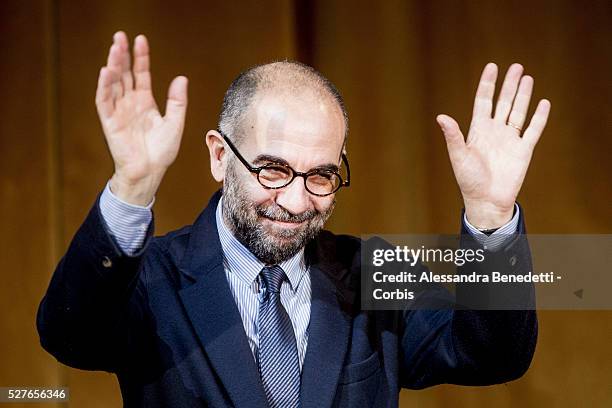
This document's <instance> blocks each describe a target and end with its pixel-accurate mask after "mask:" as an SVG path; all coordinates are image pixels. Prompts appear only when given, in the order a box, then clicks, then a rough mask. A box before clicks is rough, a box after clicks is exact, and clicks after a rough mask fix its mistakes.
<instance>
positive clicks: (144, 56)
mask: <svg viewBox="0 0 612 408" xmlns="http://www.w3.org/2000/svg"><path fill="white" fill-rule="evenodd" d="M134 80H135V83H136V87H135V89H136V90H147V89H151V73H150V72H149V43H148V42H147V37H145V36H144V35H142V34H141V35H139V36H137V37H136V39H135V40H134Z"/></svg>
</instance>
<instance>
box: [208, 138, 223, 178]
mask: <svg viewBox="0 0 612 408" xmlns="http://www.w3.org/2000/svg"><path fill="white" fill-rule="evenodd" d="M206 146H208V153H209V154H210V172H211V173H212V176H213V178H214V179H215V180H216V181H217V182H219V183H221V182H222V181H223V180H224V179H225V164H226V157H225V156H226V154H225V153H226V151H225V143H223V136H221V134H220V133H219V132H217V131H216V130H209V131H208V133H206Z"/></svg>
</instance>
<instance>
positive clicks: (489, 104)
mask: <svg viewBox="0 0 612 408" xmlns="http://www.w3.org/2000/svg"><path fill="white" fill-rule="evenodd" d="M496 80H497V65H495V64H494V63H492V62H490V63H488V64H487V65H486V66H485V67H484V70H483V71H482V75H481V76H480V82H479V83H478V89H477V90H476V98H475V99H474V111H473V114H472V119H474V118H477V117H487V118H491V112H492V111H493V95H494V94H495V81H496Z"/></svg>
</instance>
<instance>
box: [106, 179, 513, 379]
mask: <svg viewBox="0 0 612 408" xmlns="http://www.w3.org/2000/svg"><path fill="white" fill-rule="evenodd" d="M222 199H223V198H222ZM154 201H155V200H153V201H152V202H151V203H150V204H149V205H147V206H146V207H142V206H138V205H132V204H129V203H126V202H124V201H122V200H120V199H119V198H117V197H116V196H115V195H114V194H113V193H112V192H111V190H110V182H109V183H107V184H106V187H105V188H104V191H103V192H102V195H101V197H100V212H101V214H102V218H103V220H104V222H105V224H106V227H107V229H108V231H109V233H110V234H111V235H113V237H114V238H115V240H116V241H117V244H118V245H119V246H120V248H121V250H122V251H123V252H124V253H125V254H127V255H133V254H134V253H135V252H136V251H138V250H139V249H141V247H142V244H143V242H144V239H145V237H146V233H147V229H148V227H149V224H150V222H151V220H152V217H153V215H152V212H151V207H153V204H154ZM221 202H222V201H221V200H220V201H219V204H218V206H217V210H216V214H215V217H216V220H217V231H218V233H219V240H220V241H221V248H222V249H223V257H224V262H223V266H224V269H225V276H226V278H227V282H228V284H229V287H230V290H231V292H232V296H233V297H234V301H235V302H236V305H237V306H238V311H239V312H240V316H241V318H242V323H243V326H244V331H245V333H246V336H247V338H248V341H249V346H250V347H251V351H252V352H253V357H254V358H255V360H256V359H257V347H258V344H259V337H258V334H257V315H258V313H259V304H260V302H261V301H262V298H263V295H262V290H261V289H262V286H261V285H260V280H259V273H260V272H261V270H262V268H263V267H264V266H265V264H264V263H263V262H261V261H260V260H259V259H257V258H256V257H255V255H253V254H252V253H251V252H250V251H249V250H248V249H247V248H246V247H245V246H244V245H242V244H241V243H240V242H239V241H238V240H237V239H236V237H234V235H233V234H232V233H231V231H230V230H229V229H228V228H227V226H226V225H225V223H224V222H223V217H222V213H221V211H222V206H221ZM515 208H516V211H515V214H514V216H513V217H512V220H510V221H509V222H508V223H507V224H506V225H504V226H502V227H501V228H499V229H498V230H497V231H495V232H494V233H492V234H491V235H486V234H483V233H482V232H480V231H479V230H478V229H477V228H476V227H474V226H473V225H471V224H470V223H469V222H468V220H467V218H466V217H465V215H464V222H465V225H466V226H467V228H468V230H469V231H470V233H471V234H472V235H473V236H474V238H475V239H476V240H477V241H478V242H479V243H480V244H482V245H484V246H485V247H486V248H487V249H488V250H490V251H495V250H497V249H499V248H501V247H502V246H503V244H504V242H505V240H506V239H508V238H509V235H510V234H513V233H515V232H516V230H517V227H518V219H519V208H518V205H516V207H515ZM279 266H280V267H281V268H283V270H284V271H285V274H286V275H287V278H288V281H285V282H284V283H283V284H282V286H281V303H282V304H283V306H284V307H285V310H287V314H288V315H289V318H290V319H291V323H292V325H293V331H294V333H295V338H296V342H297V349H298V357H299V362H300V369H301V368H302V365H303V363H304V357H305V355H306V347H307V345H308V323H309V322H310V303H311V286H310V273H308V272H309V271H308V266H307V265H306V261H305V259H304V249H302V250H301V251H300V252H298V253H297V254H296V255H294V256H293V257H292V258H291V259H288V260H286V261H285V262H283V263H281V264H280V265H279Z"/></svg>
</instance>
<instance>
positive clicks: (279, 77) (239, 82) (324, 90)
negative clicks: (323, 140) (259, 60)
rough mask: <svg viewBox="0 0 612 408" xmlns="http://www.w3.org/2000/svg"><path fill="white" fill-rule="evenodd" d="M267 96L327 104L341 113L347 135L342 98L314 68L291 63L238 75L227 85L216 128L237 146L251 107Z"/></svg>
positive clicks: (256, 67)
mask: <svg viewBox="0 0 612 408" xmlns="http://www.w3.org/2000/svg"><path fill="white" fill-rule="evenodd" d="M266 94H274V95H276V96H279V97H283V98H305V99H307V100H308V99H314V100H324V101H329V102H331V103H332V104H334V105H336V106H337V107H338V108H339V109H340V110H341V112H342V116H343V118H344V125H345V126H344V128H345V134H344V137H345V139H346V135H347V134H348V116H347V113H346V109H345V106H344V101H343V99H342V96H341V95H340V93H339V92H338V90H337V89H336V87H335V86H334V84H332V83H331V82H330V81H329V80H328V79H327V78H325V77H324V76H323V75H321V73H319V72H317V71H316V70H315V69H314V68H312V67H310V66H308V65H305V64H302V63H299V62H294V61H279V62H273V63H270V64H265V65H258V66H255V67H252V68H249V69H248V70H246V71H244V72H243V73H241V74H240V75H239V76H238V77H237V78H236V79H235V80H234V81H233V82H232V84H231V85H230V87H229V88H228V90H227V92H226V93H225V97H224V99H223V106H222V109H221V114H220V115H219V129H220V130H221V132H223V133H224V134H226V135H227V136H228V137H230V138H231V139H232V140H233V141H234V142H236V143H239V142H240V141H241V138H242V137H243V136H244V134H245V133H246V132H243V131H242V130H243V126H244V124H245V121H247V120H248V117H249V111H250V108H251V107H252V104H253V103H254V102H255V101H256V100H258V99H259V98H261V97H263V96H264V95H266Z"/></svg>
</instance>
